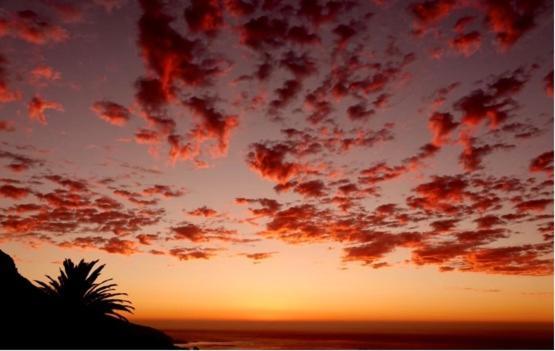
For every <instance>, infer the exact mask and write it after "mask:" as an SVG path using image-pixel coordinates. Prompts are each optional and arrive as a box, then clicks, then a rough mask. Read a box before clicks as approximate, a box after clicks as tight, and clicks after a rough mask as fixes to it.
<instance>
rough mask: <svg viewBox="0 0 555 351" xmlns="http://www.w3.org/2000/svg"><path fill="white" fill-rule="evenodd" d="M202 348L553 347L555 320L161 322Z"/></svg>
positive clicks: (179, 339) (181, 340) (186, 343)
mask: <svg viewBox="0 0 555 351" xmlns="http://www.w3.org/2000/svg"><path fill="white" fill-rule="evenodd" d="M150 324H151V325H153V326H155V327H158V328H161V329H163V330H164V331H165V332H166V333H167V334H168V335H170V336H171V337H172V338H173V339H174V340H175V342H176V344H177V345H179V346H182V347H193V346H196V347H198V348H200V349H204V350H210V349H252V350H255V349H305V350H310V349H350V350H356V349H553V346H554V345H553V324H552V323H426V322H420V323H418V322H411V323H401V322H383V323H378V322H371V323H370V322H340V323H338V322H230V321H225V322H224V321H181V322H175V321H174V322H165V323H163V322H157V323H150Z"/></svg>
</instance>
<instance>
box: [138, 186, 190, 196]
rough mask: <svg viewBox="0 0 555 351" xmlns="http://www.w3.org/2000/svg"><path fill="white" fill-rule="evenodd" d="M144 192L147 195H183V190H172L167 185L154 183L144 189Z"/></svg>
mask: <svg viewBox="0 0 555 351" xmlns="http://www.w3.org/2000/svg"><path fill="white" fill-rule="evenodd" d="M143 194H145V195H162V196H164V197H179V196H182V195H183V191H181V190H172V189H171V188H170V187H169V186H167V185H159V184H156V185H153V186H151V187H149V188H146V189H144V190H143Z"/></svg>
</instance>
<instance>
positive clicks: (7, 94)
mask: <svg viewBox="0 0 555 351" xmlns="http://www.w3.org/2000/svg"><path fill="white" fill-rule="evenodd" d="M7 64H8V60H6V58H5V57H4V55H2V54H0V103H2V104H5V103H7V102H11V101H15V100H19V99H20V98H21V93H20V92H18V91H13V90H11V89H10V88H9V87H8V77H7V76H8V74H7V72H6V67H5V66H6V65H7Z"/></svg>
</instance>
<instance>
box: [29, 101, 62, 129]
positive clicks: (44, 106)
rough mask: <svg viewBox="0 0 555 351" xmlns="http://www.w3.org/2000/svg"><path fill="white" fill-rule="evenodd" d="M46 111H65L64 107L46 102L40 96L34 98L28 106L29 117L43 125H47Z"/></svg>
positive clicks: (52, 102) (57, 103)
mask: <svg viewBox="0 0 555 351" xmlns="http://www.w3.org/2000/svg"><path fill="white" fill-rule="evenodd" d="M46 110H56V111H64V107H63V106H62V104H60V103H59V102H56V101H50V100H46V99H43V98H40V97H38V96H35V97H33V98H32V99H31V101H30V102H29V105H28V106H27V112H28V113H29V117H30V118H31V119H32V120H36V121H38V122H39V123H42V124H46V116H45V115H44V112H45V111H46Z"/></svg>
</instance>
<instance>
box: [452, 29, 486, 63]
mask: <svg viewBox="0 0 555 351" xmlns="http://www.w3.org/2000/svg"><path fill="white" fill-rule="evenodd" d="M481 38H482V36H481V35H480V33H478V32H476V31H474V32H470V33H466V34H460V35H458V36H456V37H455V38H453V39H452V40H451V41H450V44H451V46H452V47H453V48H454V49H455V50H456V51H457V52H459V53H461V54H463V55H464V56H466V57H468V56H471V55H472V54H474V53H475V52H476V51H477V50H478V49H479V48H480V44H481V42H482V40H481Z"/></svg>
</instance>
